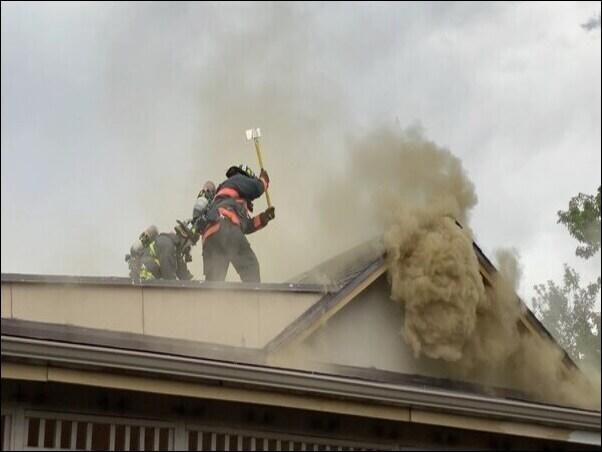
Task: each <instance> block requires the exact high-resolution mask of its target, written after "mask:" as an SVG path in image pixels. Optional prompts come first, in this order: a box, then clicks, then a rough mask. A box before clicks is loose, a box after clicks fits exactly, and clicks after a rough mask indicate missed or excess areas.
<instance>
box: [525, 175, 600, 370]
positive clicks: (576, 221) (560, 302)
mask: <svg viewBox="0 0 602 452" xmlns="http://www.w3.org/2000/svg"><path fill="white" fill-rule="evenodd" d="M558 223H560V224H563V225H564V226H566V228H567V229H568V231H569V233H570V234H571V236H573V237H574V238H575V239H576V240H577V241H578V242H579V245H578V246H577V248H576V250H575V253H576V254H577V256H579V257H581V258H584V259H589V258H591V257H592V256H594V255H595V254H596V253H597V252H598V251H599V250H600V187H598V193H597V195H586V194H584V193H579V195H577V196H575V197H574V198H572V199H571V200H570V201H569V208H568V210H566V211H562V210H561V211H558ZM600 283H601V280H600V277H598V279H597V281H596V282H593V283H590V284H587V285H586V286H583V287H582V286H581V281H580V277H579V275H578V274H577V272H576V271H575V270H574V269H573V268H571V267H569V266H568V265H567V264H565V265H564V277H563V280H562V283H561V284H556V283H555V282H553V281H548V282H547V283H546V284H538V285H536V286H535V292H536V294H537V295H536V296H535V297H534V298H533V307H534V311H535V313H536V314H537V315H538V317H539V318H540V319H541V321H542V322H543V324H544V325H545V326H546V327H547V328H548V330H549V331H550V333H551V334H552V335H553V336H554V337H555V338H556V340H557V341H558V342H559V343H560V345H561V346H562V347H563V348H564V349H565V350H566V351H567V352H568V353H569V354H570V355H571V356H572V357H573V358H574V359H575V360H577V361H581V362H589V363H591V364H594V365H596V366H597V367H598V368H599V367H600V312H599V311H596V310H595V308H596V301H597V300H598V296H599V294H600Z"/></svg>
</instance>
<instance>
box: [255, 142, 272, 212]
mask: <svg viewBox="0 0 602 452" xmlns="http://www.w3.org/2000/svg"><path fill="white" fill-rule="evenodd" d="M253 141H254V142H255V151H257V160H259V168H261V169H263V159H262V158H261V149H260V148H259V138H258V137H255V138H254V139H253ZM265 199H266V200H267V201H268V207H272V200H271V199H270V194H269V193H268V190H267V189H266V191H265Z"/></svg>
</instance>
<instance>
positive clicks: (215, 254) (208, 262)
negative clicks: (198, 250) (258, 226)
mask: <svg viewBox="0 0 602 452" xmlns="http://www.w3.org/2000/svg"><path fill="white" fill-rule="evenodd" d="M230 263H232V265H234V268H235V269H236V272H237V273H238V275H239V276H240V279H241V280H242V281H245V282H260V276H259V261H258V260H257V256H255V253H254V252H253V250H252V249H251V245H250V244H249V241H248V240H247V238H246V237H245V235H244V234H243V232H242V230H241V229H240V227H238V226H236V225H234V224H232V223H231V222H230V221H229V220H225V219H222V220H220V227H219V230H218V231H217V232H216V233H215V234H213V235H212V236H210V237H209V238H208V239H207V240H206V241H205V243H204V244H203V271H204V273H205V280H207V281H223V280H225V279H226V274H227V273H228V266H229V265H230Z"/></svg>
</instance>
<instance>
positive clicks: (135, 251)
mask: <svg viewBox="0 0 602 452" xmlns="http://www.w3.org/2000/svg"><path fill="white" fill-rule="evenodd" d="M149 229H151V228H149ZM149 229H147V231H145V232H144V233H142V235H141V236H140V239H139V240H138V241H137V242H136V243H135V244H134V245H133V246H132V248H131V250H130V252H131V253H130V255H128V256H129V259H128V256H126V260H127V261H128V263H129V266H130V277H131V278H132V279H134V280H139V281H150V280H154V279H169V280H175V279H180V280H190V279H192V274H191V273H190V271H189V270H188V265H187V263H188V262H190V261H191V260H192V257H191V255H190V250H191V248H192V246H193V245H195V244H196V242H197V241H198V239H199V234H198V233H195V232H194V231H193V229H192V228H191V225H190V224H185V223H182V222H181V221H178V224H177V226H176V227H175V228H174V230H175V233H174V232H170V233H166V232H163V233H160V234H159V233H156V228H154V231H153V232H155V234H154V235H153V234H148V233H147V232H148V231H149Z"/></svg>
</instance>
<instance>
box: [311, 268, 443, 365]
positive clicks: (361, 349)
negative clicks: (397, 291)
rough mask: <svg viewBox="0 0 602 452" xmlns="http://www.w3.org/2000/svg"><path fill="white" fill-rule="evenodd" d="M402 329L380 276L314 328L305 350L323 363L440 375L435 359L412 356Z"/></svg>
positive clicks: (397, 308) (398, 313)
mask: <svg viewBox="0 0 602 452" xmlns="http://www.w3.org/2000/svg"><path fill="white" fill-rule="evenodd" d="M402 329H403V309H402V308H401V306H400V305H399V304H396V303H393V302H392V301H391V300H390V298H389V288H388V286H387V282H386V280H385V277H384V276H383V277H381V278H379V279H378V280H377V281H376V282H375V283H374V284H373V285H372V286H370V287H369V288H367V289H366V290H365V291H364V292H362V293H361V294H360V295H358V296H357V297H356V298H355V299H354V300H353V301H352V302H351V303H349V304H348V305H347V306H345V307H344V308H343V309H341V311H340V312H339V313H338V314H337V315H336V316H335V317H333V318H332V319H330V320H329V322H328V325H327V327H325V328H321V329H320V330H318V331H316V333H314V335H313V336H312V337H310V338H309V339H308V340H307V341H306V346H307V350H306V352H307V355H308V356H311V357H312V359H315V360H317V361H319V362H321V363H324V364H328V363H332V364H339V365H345V366H354V367H363V368H368V369H370V368H374V369H379V370H386V371H392V372H399V373H403V374H419V375H427V376H434V377H441V375H442V374H441V370H440V369H438V368H437V367H436V366H437V363H436V362H434V361H428V360H426V359H416V358H414V356H413V354H412V351H411V350H410V348H409V347H408V345H407V344H406V343H405V341H404V340H403V338H402V337H401V331H402Z"/></svg>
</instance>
